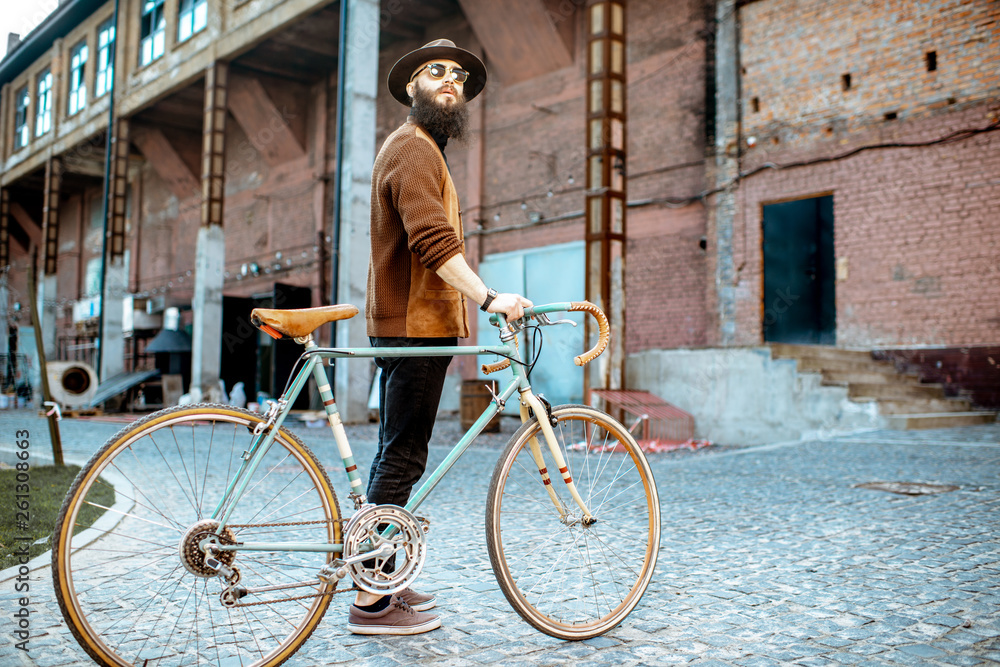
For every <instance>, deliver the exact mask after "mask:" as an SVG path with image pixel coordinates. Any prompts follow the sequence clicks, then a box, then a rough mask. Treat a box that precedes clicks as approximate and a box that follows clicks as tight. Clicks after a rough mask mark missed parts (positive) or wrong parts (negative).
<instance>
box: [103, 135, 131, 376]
mask: <svg viewBox="0 0 1000 667" xmlns="http://www.w3.org/2000/svg"><path fill="white" fill-rule="evenodd" d="M128 155H129V121H128V119H127V118H118V119H116V120H115V126H114V134H113V136H112V138H111V165H110V167H111V169H110V171H109V174H110V177H111V178H110V182H109V184H108V193H107V196H108V206H107V209H106V211H105V213H106V215H107V216H108V224H107V238H106V239H105V259H104V285H103V290H104V291H103V292H102V293H101V306H102V307H101V340H100V345H101V354H100V360H101V362H100V368H98V369H97V377H98V378H100V381H101V382H104V381H106V380H108V379H109V378H113V377H114V376H116V375H120V374H121V373H124V372H125V335H124V331H123V330H122V323H123V322H122V299H124V298H125V295H126V294H128V271H127V269H126V267H125V209H126V206H125V201H126V198H127V196H128ZM137 208H138V207H137Z"/></svg>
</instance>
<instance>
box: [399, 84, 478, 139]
mask: <svg viewBox="0 0 1000 667" xmlns="http://www.w3.org/2000/svg"><path fill="white" fill-rule="evenodd" d="M415 88H416V94H415V95H414V97H413V108H412V109H411V110H410V115H411V116H413V120H415V121H416V122H417V123H418V124H419V125H420V127H422V128H424V129H425V130H427V131H428V132H430V133H431V135H437V136H445V137H448V138H449V139H455V140H457V141H462V140H463V139H465V135H466V129H467V128H468V125H469V108H468V105H467V104H466V102H465V98H464V97H462V96H459V95H458V94H456V99H455V103H454V104H450V105H448V106H442V105H440V104H438V103H437V102H436V101H435V100H434V97H435V95H437V91H434V92H431V91H427V90H425V89H423V88H421V87H420V86H415Z"/></svg>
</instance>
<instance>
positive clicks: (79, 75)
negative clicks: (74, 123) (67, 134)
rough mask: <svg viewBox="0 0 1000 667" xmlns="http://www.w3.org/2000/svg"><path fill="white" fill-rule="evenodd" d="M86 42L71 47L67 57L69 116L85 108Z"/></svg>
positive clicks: (87, 51)
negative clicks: (84, 71)
mask: <svg viewBox="0 0 1000 667" xmlns="http://www.w3.org/2000/svg"><path fill="white" fill-rule="evenodd" d="M88 53H89V50H88V49H87V42H86V41H83V42H80V43H79V44H77V45H76V46H74V47H73V50H72V51H70V56H69V115H70V116H72V115H73V114H75V113H77V112H78V111H80V110H82V109H83V108H84V107H85V106H87V86H86V85H85V83H84V80H83V68H84V65H86V64H87V55H88Z"/></svg>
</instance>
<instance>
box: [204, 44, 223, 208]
mask: <svg viewBox="0 0 1000 667" xmlns="http://www.w3.org/2000/svg"><path fill="white" fill-rule="evenodd" d="M228 84H229V63H224V62H216V63H213V64H212V65H211V66H210V67H209V68H208V69H207V70H205V106H204V117H203V122H202V150H201V156H202V162H201V225H202V227H208V226H211V225H219V226H220V227H221V226H222V223H223V217H222V214H223V202H224V200H225V180H226V105H227V102H226V98H227V92H228Z"/></svg>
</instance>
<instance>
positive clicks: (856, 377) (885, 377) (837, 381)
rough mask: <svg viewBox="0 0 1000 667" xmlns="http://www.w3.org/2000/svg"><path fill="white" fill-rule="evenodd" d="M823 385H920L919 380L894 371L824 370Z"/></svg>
mask: <svg viewBox="0 0 1000 667" xmlns="http://www.w3.org/2000/svg"><path fill="white" fill-rule="evenodd" d="M822 373H823V384H832V385H841V386H844V385H848V384H918V381H917V378H916V377H912V376H909V375H900V374H899V373H896V372H895V371H894V370H892V369H889V370H887V371H880V370H869V371H831V370H826V369H823V371H822Z"/></svg>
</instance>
